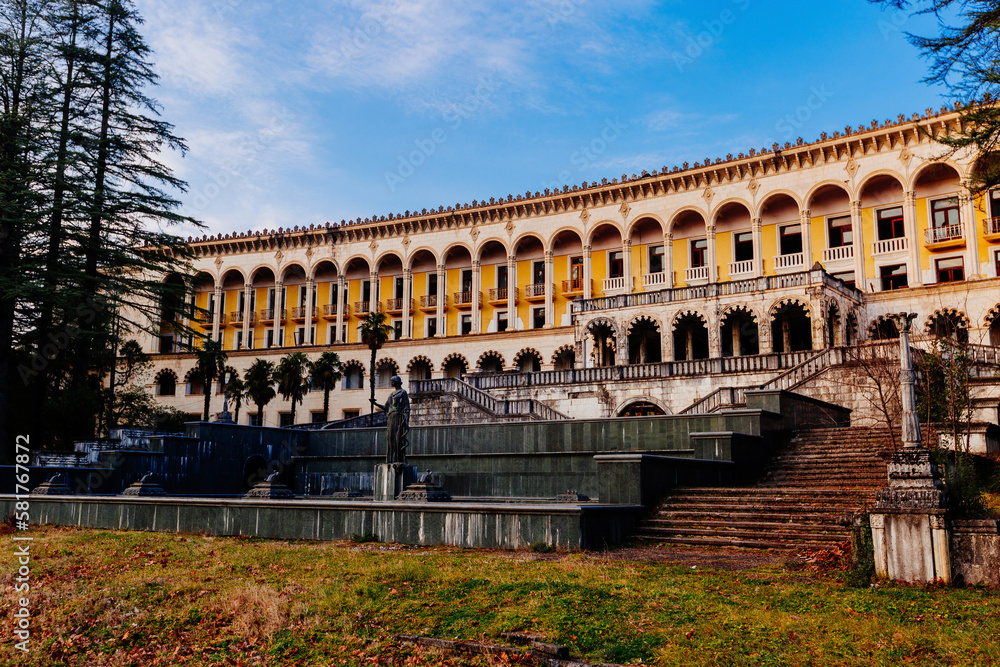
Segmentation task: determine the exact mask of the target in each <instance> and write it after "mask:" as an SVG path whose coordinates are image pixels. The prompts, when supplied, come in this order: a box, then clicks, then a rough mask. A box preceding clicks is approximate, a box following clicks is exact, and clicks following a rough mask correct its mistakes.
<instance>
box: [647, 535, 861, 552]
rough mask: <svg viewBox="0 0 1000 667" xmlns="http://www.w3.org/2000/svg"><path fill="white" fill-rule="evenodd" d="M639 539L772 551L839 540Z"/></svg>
mask: <svg viewBox="0 0 1000 667" xmlns="http://www.w3.org/2000/svg"><path fill="white" fill-rule="evenodd" d="M636 537H638V538H639V539H640V540H643V541H645V542H657V543H659V544H678V545H684V546H706V547H723V548H728V549H754V550H760V549H769V550H773V551H783V552H796V551H802V550H805V549H830V548H831V547H835V546H838V545H839V544H842V543H843V540H842V541H841V542H837V543H835V544H834V543H831V542H827V541H808V540H806V541H800V542H795V543H789V542H784V541H777V540H766V539H739V538H732V537H693V536H692V537H679V536H659V535H642V534H639V535H637V536H636Z"/></svg>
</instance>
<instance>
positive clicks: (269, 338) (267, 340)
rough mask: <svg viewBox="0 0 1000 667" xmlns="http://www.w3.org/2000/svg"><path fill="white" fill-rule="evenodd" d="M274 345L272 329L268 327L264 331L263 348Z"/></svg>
mask: <svg viewBox="0 0 1000 667" xmlns="http://www.w3.org/2000/svg"><path fill="white" fill-rule="evenodd" d="M272 347H274V329H268V330H267V331H265V332H264V349H265V350H267V349H270V348H272Z"/></svg>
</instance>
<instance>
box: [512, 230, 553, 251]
mask: <svg viewBox="0 0 1000 667" xmlns="http://www.w3.org/2000/svg"><path fill="white" fill-rule="evenodd" d="M528 238H533V239H535V240H536V241H538V243H539V244H541V246H542V248H543V249H544V250H548V249H549V244H548V240H547V239H546V238H544V237H543V236H542V235H541V234H540V233H539V232H534V231H528V232H522V233H521V234H519V235H518V236H517V238H515V239H514V240H513V242H512V243H511V247H512V248H517V247H518V246H519V245H521V242H522V241H524V240H525V239H528Z"/></svg>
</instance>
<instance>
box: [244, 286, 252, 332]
mask: <svg viewBox="0 0 1000 667" xmlns="http://www.w3.org/2000/svg"><path fill="white" fill-rule="evenodd" d="M252 301H253V285H252V284H251V283H247V284H246V285H244V286H243V345H244V347H248V346H247V342H248V338H249V336H250V314H251V313H252V312H253V311H252V310H251V308H250V303H251V302H252Z"/></svg>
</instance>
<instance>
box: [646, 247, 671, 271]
mask: <svg viewBox="0 0 1000 667" xmlns="http://www.w3.org/2000/svg"><path fill="white" fill-rule="evenodd" d="M646 259H647V261H648V264H649V272H650V273H663V272H664V271H665V270H666V266H667V250H666V246H665V245H663V244H662V243H661V244H658V245H651V246H648V250H647V255H646ZM654 260H655V261H656V262H659V264H660V268H659V269H658V270H656V271H654V270H653V263H654Z"/></svg>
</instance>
